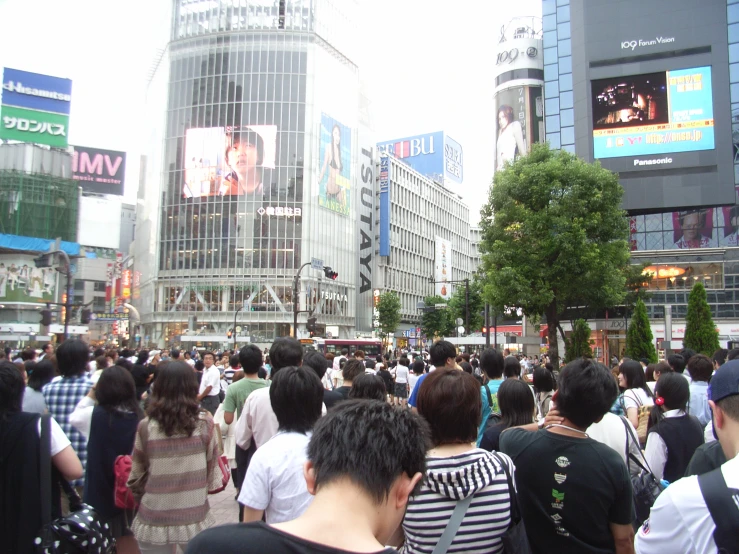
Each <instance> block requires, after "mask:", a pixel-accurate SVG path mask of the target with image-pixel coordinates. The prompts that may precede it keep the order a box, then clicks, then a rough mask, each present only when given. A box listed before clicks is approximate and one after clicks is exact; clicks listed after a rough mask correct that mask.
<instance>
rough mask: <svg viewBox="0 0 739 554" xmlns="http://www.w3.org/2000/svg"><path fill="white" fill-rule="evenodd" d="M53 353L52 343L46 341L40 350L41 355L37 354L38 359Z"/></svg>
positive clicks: (50, 355) (48, 356) (49, 356)
mask: <svg viewBox="0 0 739 554" xmlns="http://www.w3.org/2000/svg"><path fill="white" fill-rule="evenodd" d="M53 355H54V345H53V344H51V343H50V342H47V343H46V344H45V345H44V348H43V349H42V351H41V356H39V359H38V361H39V362H40V361H41V360H43V359H44V358H51V357H52V356H53Z"/></svg>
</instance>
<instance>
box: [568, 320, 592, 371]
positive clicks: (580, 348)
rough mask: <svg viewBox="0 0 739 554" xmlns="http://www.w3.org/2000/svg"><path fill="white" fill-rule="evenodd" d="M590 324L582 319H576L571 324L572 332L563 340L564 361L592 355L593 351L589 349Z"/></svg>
mask: <svg viewBox="0 0 739 554" xmlns="http://www.w3.org/2000/svg"><path fill="white" fill-rule="evenodd" d="M590 333H591V332H590V326H589V325H588V323H587V321H585V320H584V319H576V320H575V321H574V323H573V324H572V333H571V334H570V337H569V338H568V339H566V340H565V358H564V360H565V363H569V362H571V361H572V360H576V359H578V358H582V357H583V356H585V357H586V358H592V357H593V351H592V350H591V349H590Z"/></svg>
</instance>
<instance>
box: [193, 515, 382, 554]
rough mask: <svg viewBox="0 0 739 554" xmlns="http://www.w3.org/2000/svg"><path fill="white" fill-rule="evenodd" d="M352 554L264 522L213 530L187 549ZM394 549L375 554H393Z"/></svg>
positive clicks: (230, 553) (225, 553) (198, 552)
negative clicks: (280, 529)
mask: <svg viewBox="0 0 739 554" xmlns="http://www.w3.org/2000/svg"><path fill="white" fill-rule="evenodd" d="M267 552H269V554H314V553H315V554H353V553H352V552H351V551H349V550H339V549H338V548H333V547H330V546H325V545H323V544H318V543H315V542H311V541H307V540H304V539H301V538H299V537H296V536H294V535H290V534H288V533H284V532H283V531H279V530H278V529H274V528H272V527H270V526H269V525H267V524H266V523H264V522H261V521H258V522H254V523H235V524H231V525H221V526H219V527H213V528H211V529H207V530H205V531H203V532H202V533H200V534H199V535H198V536H197V537H195V538H194V539H193V540H191V541H190V543H189V544H188V545H187V550H185V554H265V553H267ZM395 552H396V551H395V550H393V549H392V548H386V549H384V550H378V551H377V553H376V554H393V553H395Z"/></svg>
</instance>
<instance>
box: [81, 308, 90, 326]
mask: <svg viewBox="0 0 739 554" xmlns="http://www.w3.org/2000/svg"><path fill="white" fill-rule="evenodd" d="M90 316H92V310H91V309H90V308H82V311H81V312H80V323H81V324H82V325H87V324H88V323H90V319H92V318H91V317H90Z"/></svg>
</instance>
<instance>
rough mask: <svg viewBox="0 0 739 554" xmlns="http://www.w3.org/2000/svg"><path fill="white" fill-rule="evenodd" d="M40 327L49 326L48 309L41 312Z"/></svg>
mask: <svg viewBox="0 0 739 554" xmlns="http://www.w3.org/2000/svg"><path fill="white" fill-rule="evenodd" d="M41 325H43V326H44V327H48V326H49V325H51V310H50V309H49V308H46V309H43V310H41Z"/></svg>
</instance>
